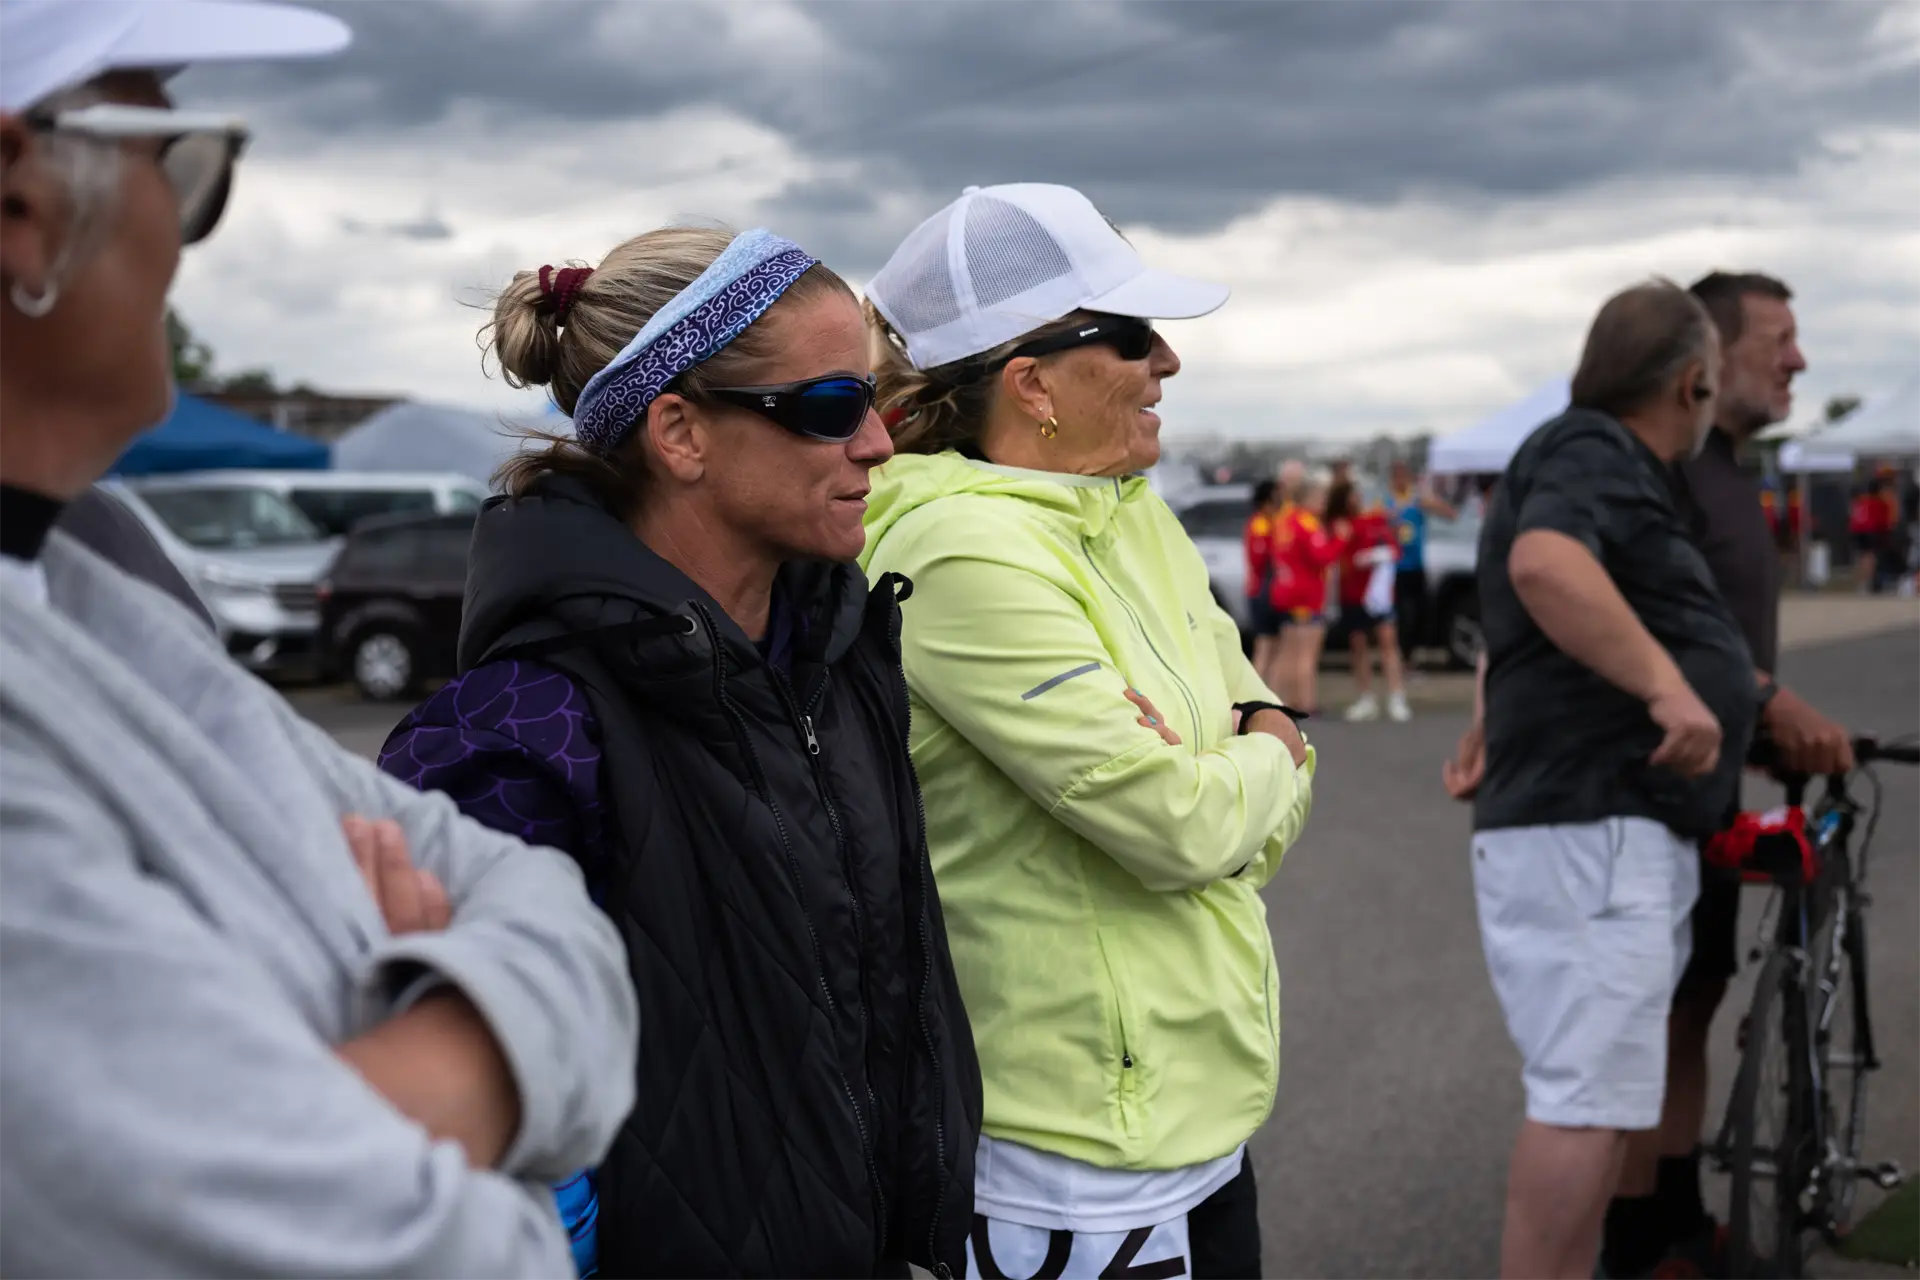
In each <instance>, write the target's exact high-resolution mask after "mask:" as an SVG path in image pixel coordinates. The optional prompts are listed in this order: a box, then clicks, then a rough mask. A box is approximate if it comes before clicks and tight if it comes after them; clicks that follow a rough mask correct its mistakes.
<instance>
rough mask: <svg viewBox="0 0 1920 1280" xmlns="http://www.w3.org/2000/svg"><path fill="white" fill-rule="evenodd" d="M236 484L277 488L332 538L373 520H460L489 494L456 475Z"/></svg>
mask: <svg viewBox="0 0 1920 1280" xmlns="http://www.w3.org/2000/svg"><path fill="white" fill-rule="evenodd" d="M224 476H232V477H234V480H233V483H237V484H247V485H259V486H261V487H264V488H269V489H272V490H273V491H274V492H276V493H278V494H280V495H281V496H282V497H284V498H286V499H287V501H289V502H291V503H292V504H293V505H294V506H296V507H298V508H300V513H301V514H302V515H304V516H306V518H307V519H309V520H311V521H313V523H314V524H315V525H316V526H318V527H319V529H320V532H321V533H323V534H325V535H327V536H328V537H330V538H344V537H345V536H346V535H347V533H348V532H349V531H350V530H351V529H352V528H353V526H354V525H356V524H358V523H359V522H360V521H362V520H365V519H367V518H368V517H369V516H408V515H419V516H426V515H442V516H448V515H458V514H464V513H466V512H470V511H478V510H479V509H480V504H481V503H482V502H485V501H486V500H487V490H486V488H485V487H484V486H482V485H480V484H478V483H477V482H475V481H474V480H473V479H471V478H470V477H468V476H464V475H461V474H459V473H458V472H452V471H223V472H213V473H207V474H203V475H201V476H199V477H198V478H199V479H213V478H215V477H224Z"/></svg>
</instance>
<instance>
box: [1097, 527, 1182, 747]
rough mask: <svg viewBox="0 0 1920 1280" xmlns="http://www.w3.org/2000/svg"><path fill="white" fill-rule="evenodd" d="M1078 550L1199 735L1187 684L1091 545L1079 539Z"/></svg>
mask: <svg viewBox="0 0 1920 1280" xmlns="http://www.w3.org/2000/svg"><path fill="white" fill-rule="evenodd" d="M1080 548H1081V550H1082V551H1084V552H1085V553H1086V557H1087V563H1088V564H1089V565H1091V566H1092V567H1093V572H1094V574H1095V576H1097V577H1098V578H1099V579H1100V581H1101V582H1103V583H1105V584H1106V588H1107V590H1109V591H1111V592H1113V598H1114V599H1116V600H1118V601H1119V602H1120V607H1121V608H1122V609H1125V610H1126V611H1127V616H1128V617H1129V618H1131V619H1133V625H1134V627H1135V628H1136V629H1138V630H1139V632H1140V638H1141V639H1142V640H1144V641H1146V642H1147V652H1149V653H1151V654H1152V655H1153V656H1154V657H1155V658H1156V659H1157V660H1158V661H1159V663H1160V665H1161V666H1162V667H1164V668H1166V672H1167V676H1168V678H1169V679H1171V680H1172V681H1173V687H1174V688H1175V689H1177V690H1179V691H1180V699H1181V701H1183V702H1185V703H1186V704H1187V712H1188V714H1189V715H1191V716H1192V717H1193V722H1192V723H1193V731H1194V732H1195V733H1200V732H1201V731H1202V721H1201V719H1200V706H1199V704H1198V703H1197V702H1195V701H1194V699H1193V691H1192V690H1191V689H1189V688H1187V682H1186V681H1185V680H1182V679H1181V678H1180V673H1179V672H1177V671H1175V670H1174V669H1173V664H1172V663H1171V662H1168V661H1167V659H1166V656H1165V655H1164V654H1162V653H1161V652H1160V649H1159V646H1157V645H1155V644H1154V643H1153V636H1152V634H1151V633H1150V632H1148V630H1147V624H1146V622H1145V621H1144V620H1143V619H1142V618H1141V617H1140V615H1139V613H1137V612H1136V611H1135V610H1134V607H1133V604H1132V602H1131V601H1129V600H1128V599H1127V598H1126V596H1125V595H1123V594H1121V591H1120V588H1118V587H1116V586H1114V585H1113V579H1111V578H1109V577H1107V574H1106V570H1104V569H1102V568H1101V567H1100V562H1099V561H1098V560H1095V559H1094V558H1093V544H1092V543H1091V542H1089V541H1088V540H1087V539H1086V538H1084V537H1083V538H1081V539H1080Z"/></svg>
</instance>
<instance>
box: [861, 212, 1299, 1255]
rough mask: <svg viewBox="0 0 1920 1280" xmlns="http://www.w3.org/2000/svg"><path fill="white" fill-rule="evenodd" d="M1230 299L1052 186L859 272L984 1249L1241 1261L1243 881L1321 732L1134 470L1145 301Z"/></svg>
mask: <svg viewBox="0 0 1920 1280" xmlns="http://www.w3.org/2000/svg"><path fill="white" fill-rule="evenodd" d="M1226 295H1227V290H1226V289H1225V288H1224V287H1222V286H1218V285H1212V284H1205V283H1201V282H1199V281H1194V280H1187V279H1183V278H1180V277H1176V276H1170V275H1166V274H1164V273H1161V272H1158V271H1154V270H1151V269H1149V268H1147V267H1146V266H1144V265H1143V264H1142V263H1141V261H1140V259H1139V257H1138V256H1137V255H1136V254H1135V253H1134V251H1133V249H1132V247H1131V246H1129V245H1128V244H1127V242H1126V241H1125V240H1124V239H1123V238H1122V237H1121V236H1120V235H1119V233H1118V232H1117V231H1115V230H1114V229H1113V227H1112V225H1111V224H1110V223H1109V222H1108V221H1107V220H1106V219H1105V218H1103V217H1102V216H1101V215H1100V213H1099V212H1098V211H1097V210H1096V209H1095V208H1094V207H1093V205H1092V204H1090V203H1089V202H1088V201H1087V199H1086V197H1084V196H1083V195H1081V194H1080V193H1079V192H1077V191H1074V190H1071V189H1069V188H1066V187H1057V186H1043V185H1018V186H1003V187H988V188H984V189H977V188H976V189H970V190H969V191H968V192H967V193H966V194H965V195H963V196H962V197H961V198H960V199H959V200H958V201H956V202H955V203H954V204H952V205H949V206H948V207H947V208H945V209H943V210H941V211H940V212H939V213H937V214H935V215H934V216H933V217H932V218H930V219H928V220H927V221H926V222H925V223H923V224H922V225H921V226H920V227H919V228H918V229H917V230H915V231H914V232H913V233H912V234H911V235H909V236H908V237H907V239H906V241H905V243H904V244H902V245H901V247H900V249H899V250H898V251H897V252H896V253H895V254H894V255H893V257H892V259H891V260H890V261H889V262H888V263H887V265H886V266H885V267H884V268H883V269H882V270H881V272H880V273H879V275H878V276H877V277H875V279H874V281H873V283H872V285H871V286H870V287H869V289H868V300H869V302H870V303H871V305H872V309H873V312H874V315H873V317H872V319H873V323H874V325H875V327H876V331H877V336H878V339H879V340H878V341H877V342H876V344H875V345H876V348H877V349H878V352H879V359H878V362H877V366H876V373H877V377H878V381H879V387H880V404H881V408H882V412H883V414H884V415H885V416H886V418H887V420H888V421H889V423H890V424H891V425H892V426H893V430H894V441H895V447H896V449H897V451H898V452H897V453H896V456H895V457H894V459H893V460H892V461H891V462H890V463H888V464H887V465H886V466H884V467H882V468H880V469H879V471H878V472H876V473H875V483H874V490H873V494H872V497H871V507H870V510H869V513H868V521H867V527H868V541H867V552H866V564H867V566H868V572H869V573H881V572H895V573H901V574H905V575H906V576H907V577H908V578H909V579H911V580H912V582H913V584H914V591H913V596H912V598H911V601H910V602H909V603H908V604H907V606H906V609H905V617H906V624H905V631H904V636H903V650H904V664H905V668H906V673H907V681H908V685H909V688H910V691H911V695H912V707H913V712H914V715H913V721H912V744H911V745H912V753H913V758H914V762H915V765H916V766H917V768H918V770H919V774H920V779H921V785H922V787H923V789H924V792H925V796H926V810H927V831H928V841H929V847H930V850H931V853H932V856H933V862H934V868H935V876H936V879H937V882H938V884H939V888H940V896H941V901H942V903H943V905H944V907H945V909H946V914H947V922H948V931H949V936H950V939H951V942H952V947H953V955H954V962H955V967H956V969H957V971H958V973H959V978H960V985H961V991H962V994H963V995H964V997H965V999H966V1003H967V1009H968V1013H969V1016H970V1017H971V1019H972V1022H973V1027H974V1035H975V1040H976V1043H977V1045H978V1050H979V1056H980V1067H981V1073H982V1076H983V1080H984V1092H985V1115H984V1124H983V1128H984V1136H983V1137H982V1139H981V1143H980V1151H979V1155H978V1159H977V1170H976V1176H975V1183H974V1189H975V1205H976V1215H975V1220H974V1232H973V1236H972V1241H971V1248H972V1258H971V1263H972V1268H973V1274H975V1275H982V1276H997V1275H1014V1276H1022V1275H1033V1274H1046V1275H1052V1276H1080V1275H1085V1276H1095V1275H1099V1274H1102V1273H1103V1272H1105V1273H1107V1274H1119V1273H1130V1274H1153V1275H1181V1274H1189V1273H1190V1274H1192V1275H1195V1276H1203V1277H1204V1276H1241V1275H1248V1276H1251V1275H1258V1274H1259V1264H1260V1244H1259V1223H1258V1218H1257V1203H1256V1196H1255V1193H1254V1183H1253V1173H1252V1168H1251V1165H1250V1164H1249V1163H1248V1161H1247V1159H1246V1142H1247V1139H1248V1138H1249V1137H1250V1136H1251V1135H1252V1134H1253V1132H1254V1131H1255V1130H1256V1129H1257V1128H1259V1126H1260V1124H1261V1122H1262V1121H1264V1120H1265V1119H1266V1116H1267V1114H1268V1112H1269V1110H1270V1109H1271V1107H1272V1103H1273V1097H1274V1087H1275V1082H1276V1078H1277V1075H1278V1070H1279V1012H1278V982H1277V975H1276V974H1275V972H1274V965H1273V948H1272V941H1271V939H1270V938H1269V936H1268V933H1267V924H1266V912H1265V908H1264V907H1263V905H1262V904H1261V901H1260V897H1259V890H1260V887H1261V886H1262V885H1263V884H1265V883H1266V882H1267V880H1268V879H1269V878H1270V877H1271V876H1272V875H1273V873H1274V871H1275V869H1276V868H1277V867H1278V865H1279V862H1280V857H1281V855H1282V853H1283V852H1284V851H1285V850H1286V848H1287V846H1288V845H1289V844H1291V843H1292V842H1293V840H1294V839H1296V838H1297V837H1298V835H1299V834H1300V832H1301V830H1302V829H1303V827H1304V825H1305V823H1306V819H1307V813H1308V809H1309V807H1310V804H1311V794H1312V790H1311V779H1312V776H1313V769H1314V755H1313V752H1312V750H1311V749H1310V748H1308V747H1307V746H1306V744H1305V742H1304V741H1303V739H1302V738H1301V735H1300V733H1299V731H1298V730H1297V729H1296V728H1295V726H1294V724H1293V721H1292V719H1291V718H1290V716H1289V715H1288V714H1287V712H1286V711H1285V710H1284V709H1282V708H1281V707H1279V706H1278V705H1277V699H1276V698H1275V697H1274V695H1273V694H1272V693H1271V692H1270V691H1269V690H1268V689H1266V688H1265V687H1264V686H1263V685H1262V684H1261V682H1260V680H1259V678H1258V677H1257V676H1256V675H1255V673H1254V671H1253V669H1252V667H1251V666H1250V665H1249V664H1248V663H1247V661H1246V659H1245V658H1244V657H1243V656H1242V654H1241V650H1240V638H1239V634H1238V630H1237V628H1236V627H1235V625H1234V623H1233V621H1232V620H1231V619H1230V618H1229V617H1228V616H1227V615H1226V613H1225V612H1223V611H1222V610H1221V609H1220V608H1219V606H1218V605H1217V604H1215V603H1214V601H1213V598H1212V595H1211V593H1210V591H1209V588H1208V580H1207V572H1206V569H1205V567H1204V566H1203V565H1202V563H1201V561H1200V557H1199V553H1198V552H1196V551H1195V550H1194V548H1193V544H1192V543H1191V542H1190V541H1189V540H1188V538H1187V537H1186V535H1185V533H1184V532H1182V530H1181V528H1180V524H1179V522H1178V521H1177V520H1176V519H1175V518H1174V516H1173V514H1172V512H1170V511H1169V510H1168V509H1167V507H1166V504H1165V503H1163V502H1161V501H1160V499H1159V498H1157V497H1156V496H1154V494H1153V492H1152V491H1151V489H1150V488H1149V487H1148V485H1147V483H1146V481H1145V480H1144V479H1142V478H1140V476H1139V474H1138V473H1139V472H1141V471H1142V470H1144V469H1145V468H1147V467H1149V466H1151V465H1152V464H1153V463H1154V461H1155V460H1156V459H1157V458H1158V457H1159V452H1160V446H1159V430H1160V419H1159V417H1158V415H1157V414H1156V413H1155V412H1154V406H1155V404H1156V403H1158V401H1159V399H1160V389H1161V383H1162V382H1163V381H1164V380H1165V379H1167V378H1169V377H1172V376H1173V375H1174V374H1176V373H1178V372H1179V369H1180V361H1179V359H1178V357H1176V356H1175V355H1174V353H1173V351H1172V349H1171V348H1170V347H1169V346H1168V345H1167V343H1166V341H1165V340H1164V339H1162V338H1161V337H1160V336H1158V335H1157V334H1156V333H1155V332H1154V330H1153V327H1152V324H1151V322H1150V320H1149V319H1148V318H1149V317H1159V318H1177V317H1185V316H1197V315H1201V314H1204V313H1206V312H1209V311H1212V310H1213V309H1214V308H1216V307H1218V306H1219V305H1220V304H1221V303H1222V302H1223V301H1225V299H1226ZM1140 1268H1147V1269H1148V1270H1145V1271H1142V1270H1140Z"/></svg>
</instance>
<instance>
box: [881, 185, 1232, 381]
mask: <svg viewBox="0 0 1920 1280" xmlns="http://www.w3.org/2000/svg"><path fill="white" fill-rule="evenodd" d="M1228 292H1229V290H1228V288H1227V286H1226V285H1223V284H1211V283H1209V282H1207V281H1204V280H1194V279H1191V278H1189V277H1187V276H1176V275H1171V274H1169V273H1167V272H1165V271H1155V270H1154V269H1153V268H1151V267H1149V266H1147V264H1146V263H1144V262H1142V261H1140V255H1139V254H1138V253H1136V252H1134V248H1133V246H1132V245H1130V244H1128V243H1127V242H1126V239H1125V237H1123V236H1122V235H1121V234H1120V233H1119V232H1118V231H1117V230H1115V229H1114V226H1113V224H1112V223H1111V222H1108V221H1107V219H1106V218H1105V217H1104V216H1102V214H1101V213H1100V211H1099V210H1098V209H1096V208H1094V207H1093V202H1092V201H1091V200H1088V199H1087V198H1086V197H1085V196H1083V195H1081V194H1080V193H1079V192H1078V191H1075V190H1074V189H1073V188H1072V187H1061V186H1055V185H1053V184H1051V183H1040V182H1016V183H1009V184H1006V185H1004V186H997V187H968V188H967V189H966V192H965V193H964V194H963V195H961V197H960V198H959V199H958V200H955V201H954V202H953V203H952V204H950V205H948V206H947V207H946V208H944V209H942V210H940V212H938V213H936V214H934V215H933V216H932V217H931V218H928V219H927V220H926V221H925V222H923V223H921V224H920V225H919V226H918V227H915V228H914V229H913V231H912V232H911V233H910V234H909V235H908V236H907V238H906V239H905V240H904V241H902V242H901V244H900V247H899V248H898V249H896V250H894V253H893V257H891V258H889V259H888V260H887V265H886V266H884V267H882V268H880V273H879V274H878V275H876V276H874V278H873V281H872V283H871V284H869V285H868V286H867V300H868V301H870V302H872V303H873V305H874V309H875V310H877V311H879V313H880V314H881V315H883V316H885V317H886V319H887V323H888V324H890V325H892V326H893V328H894V331H895V332H896V333H898V334H899V335H900V337H901V338H902V339H903V340H905V342H906V344H907V356H908V358H909V359H911V360H912V361H913V364H914V367H915V368H918V369H932V368H936V367H938V366H940V365H943V364H951V363H952V362H953V361H955V360H964V359H966V358H967V357H968V356H974V355H979V354H980V353H981V352H983V351H991V350H993V348H995V347H997V346H999V345H1000V344H1001V343H1003V342H1010V341H1012V340H1013V339H1015V338H1017V337H1019V336H1020V335H1022V334H1025V333H1032V332H1033V331H1034V330H1035V329H1038V328H1040V327H1041V326H1042V325H1045V324H1049V323H1051V322H1053V321H1055V320H1058V319H1060V317H1062V316H1064V315H1068V314H1071V313H1072V312H1075V311H1081V310H1086V311H1104V312H1107V313H1108V314H1111V315H1120V316H1138V317H1141V318H1143V319H1150V320H1185V319H1190V318H1191V317H1193V316H1203V315H1206V314H1207V313H1208V312H1210V311H1213V310H1215V309H1217V308H1218V307H1219V306H1220V304H1221V303H1223V302H1225V301H1226V300H1227V294H1228Z"/></svg>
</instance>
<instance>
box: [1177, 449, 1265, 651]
mask: <svg viewBox="0 0 1920 1280" xmlns="http://www.w3.org/2000/svg"><path fill="white" fill-rule="evenodd" d="M1167 505H1168V506H1170V507H1172V508H1173V513H1174V514H1175V515H1176V516H1178V517H1180V524H1181V526H1182V527H1183V528H1185V529H1186V531H1187V536H1188V537H1189V538H1192V539H1193V545H1194V549H1195V550H1197V551H1198V552H1199V553H1200V558H1201V559H1202V560H1203V561H1205V562H1206V566H1207V578H1208V581H1209V584H1210V585H1211V586H1212V588H1213V598H1214V599H1215V600H1218V601H1219V602H1220V607H1221V608H1223V609H1225V610H1226V611H1227V613H1228V615H1229V616H1231V617H1232V618H1233V620H1234V621H1235V622H1237V623H1239V624H1240V631H1241V634H1242V635H1245V634H1246V633H1247V629H1248V628H1249V627H1251V626H1252V625H1253V620H1252V618H1251V617H1249V616H1248V613H1247V552H1246V546H1245V544H1244V543H1243V542H1242V541H1241V537H1242V535H1243V534H1244V533H1245V531H1246V527H1247V518H1248V517H1249V516H1251V515H1252V514H1253V486H1252V485H1248V484H1217V485H1208V486H1206V487H1204V488H1197V489H1189V490H1186V491H1185V492H1175V493H1173V494H1170V495H1169V496H1168V499H1167Z"/></svg>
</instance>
